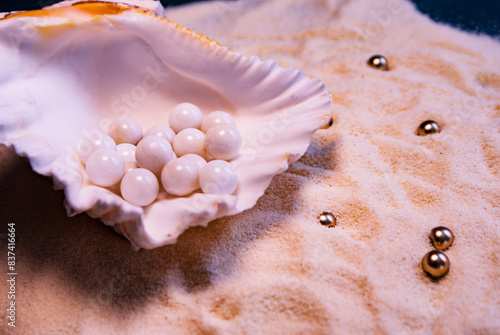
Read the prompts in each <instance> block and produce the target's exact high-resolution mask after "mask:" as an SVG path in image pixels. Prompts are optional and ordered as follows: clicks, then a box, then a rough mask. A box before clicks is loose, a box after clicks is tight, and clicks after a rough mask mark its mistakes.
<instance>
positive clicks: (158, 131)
mask: <svg viewBox="0 0 500 335" xmlns="http://www.w3.org/2000/svg"><path fill="white" fill-rule="evenodd" d="M153 135H156V136H160V137H163V138H164V139H166V140H167V141H168V142H169V143H170V144H172V142H173V141H174V138H175V132H174V131H173V130H172V128H170V127H167V126H164V125H161V124H159V125H156V126H153V127H151V128H149V129H148V130H147V131H146V132H145V133H144V137H147V136H153Z"/></svg>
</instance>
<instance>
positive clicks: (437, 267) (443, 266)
mask: <svg viewBox="0 0 500 335" xmlns="http://www.w3.org/2000/svg"><path fill="white" fill-rule="evenodd" d="M422 269H423V270H424V272H425V273H427V274H428V275H429V276H431V277H432V278H434V279H438V278H441V277H443V276H444V275H446V274H447V273H448V271H449V270H450V260H449V259H448V256H446V255H445V253H444V252H442V251H439V250H433V251H430V252H428V253H427V254H426V255H425V256H424V258H422Z"/></svg>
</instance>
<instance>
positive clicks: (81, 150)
mask: <svg viewBox="0 0 500 335" xmlns="http://www.w3.org/2000/svg"><path fill="white" fill-rule="evenodd" d="M99 149H111V150H116V143H115V141H114V140H113V139H112V138H111V137H109V136H108V135H106V134H103V133H94V134H92V135H90V136H88V137H87V138H85V139H84V140H82V141H81V142H80V144H78V149H77V151H78V154H79V155H80V158H81V160H82V162H83V163H84V164H87V159H88V158H89V156H90V155H92V153H94V151H96V150H99Z"/></svg>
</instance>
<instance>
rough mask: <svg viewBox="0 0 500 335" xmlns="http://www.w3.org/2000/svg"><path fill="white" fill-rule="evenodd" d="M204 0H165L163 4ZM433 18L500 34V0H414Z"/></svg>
mask: <svg viewBox="0 0 500 335" xmlns="http://www.w3.org/2000/svg"><path fill="white" fill-rule="evenodd" d="M195 1H203V0H162V3H163V5H164V6H177V5H180V4H183V3H188V2H195ZM55 2H59V1H57V0H1V3H0V12H7V11H13V10H27V9H37V8H41V7H44V6H47V5H50V4H52V3H55ZM413 2H414V3H416V4H417V7H418V9H419V10H420V11H421V12H423V13H426V14H428V15H429V16H430V17H431V18H433V19H434V20H436V21H440V22H448V23H449V24H451V25H453V26H456V27H459V28H461V29H464V30H468V31H474V32H482V33H487V34H489V35H493V36H500V0H475V1H474V0H413Z"/></svg>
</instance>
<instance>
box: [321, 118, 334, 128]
mask: <svg viewBox="0 0 500 335" xmlns="http://www.w3.org/2000/svg"><path fill="white" fill-rule="evenodd" d="M332 125H333V117H332V116H331V115H330V120H329V121H328V123H327V124H325V125H324V126H323V127H322V128H321V129H328V128H330V127H331V126H332Z"/></svg>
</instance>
